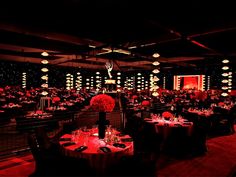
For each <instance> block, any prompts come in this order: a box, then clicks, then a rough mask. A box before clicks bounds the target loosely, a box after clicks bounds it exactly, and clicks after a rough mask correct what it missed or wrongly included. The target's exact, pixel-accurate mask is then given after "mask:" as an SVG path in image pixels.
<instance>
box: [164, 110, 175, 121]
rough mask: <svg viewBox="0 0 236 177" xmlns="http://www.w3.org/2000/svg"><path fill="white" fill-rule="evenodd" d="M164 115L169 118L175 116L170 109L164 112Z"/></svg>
mask: <svg viewBox="0 0 236 177" xmlns="http://www.w3.org/2000/svg"><path fill="white" fill-rule="evenodd" d="M162 117H164V118H167V119H169V118H171V117H173V114H172V113H170V112H168V111H165V112H163V113H162Z"/></svg>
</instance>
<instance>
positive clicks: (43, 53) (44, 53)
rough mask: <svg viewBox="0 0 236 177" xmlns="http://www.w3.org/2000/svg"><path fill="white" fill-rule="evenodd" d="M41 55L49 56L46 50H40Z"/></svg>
mask: <svg viewBox="0 0 236 177" xmlns="http://www.w3.org/2000/svg"><path fill="white" fill-rule="evenodd" d="M41 55H42V56H44V57H47V56H49V54H48V53H47V52H46V51H44V52H42V53H41Z"/></svg>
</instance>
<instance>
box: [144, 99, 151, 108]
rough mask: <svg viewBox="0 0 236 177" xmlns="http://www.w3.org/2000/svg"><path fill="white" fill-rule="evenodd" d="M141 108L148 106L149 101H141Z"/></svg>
mask: <svg viewBox="0 0 236 177" xmlns="http://www.w3.org/2000/svg"><path fill="white" fill-rule="evenodd" d="M142 106H143V107H147V106H150V101H148V100H144V101H142Z"/></svg>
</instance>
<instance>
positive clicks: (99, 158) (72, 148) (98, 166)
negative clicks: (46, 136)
mask: <svg viewBox="0 0 236 177" xmlns="http://www.w3.org/2000/svg"><path fill="white" fill-rule="evenodd" d="M97 132H98V130H97V128H95V129H90V130H87V131H82V130H78V131H77V135H76V136H77V137H75V136H74V135H72V134H64V135H63V136H62V137H61V138H60V141H59V144H60V147H61V150H62V153H63V154H64V155H65V156H70V157H75V158H84V159H86V160H87V161H88V162H89V165H90V166H91V167H92V168H93V169H95V170H96V172H97V173H98V174H103V173H104V172H105V170H106V169H107V168H108V167H109V166H111V165H114V164H116V163H117V162H119V160H120V158H121V157H123V156H126V155H133V140H132V138H131V137H130V136H129V135H121V134H120V133H119V132H118V131H116V133H115V138H114V139H113V140H114V141H115V142H114V141H109V142H108V141H107V140H106V139H99V137H98V133H97ZM107 133H109V132H106V134H107ZM119 134H120V135H119ZM115 145H117V146H115Z"/></svg>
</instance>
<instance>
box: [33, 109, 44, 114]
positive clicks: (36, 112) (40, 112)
mask: <svg viewBox="0 0 236 177" xmlns="http://www.w3.org/2000/svg"><path fill="white" fill-rule="evenodd" d="M35 114H39V115H41V114H43V111H41V110H37V111H35Z"/></svg>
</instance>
